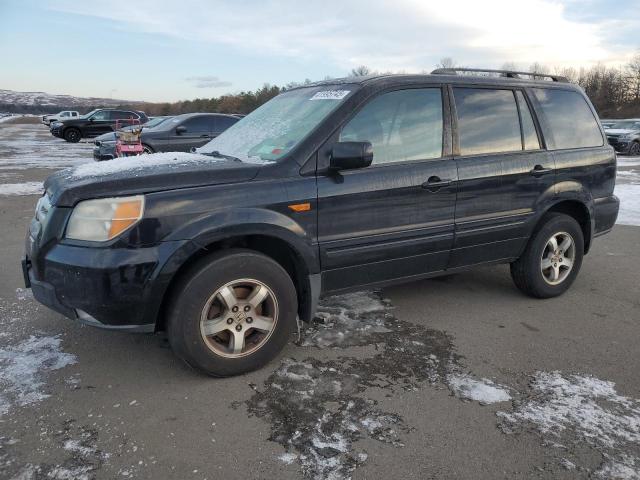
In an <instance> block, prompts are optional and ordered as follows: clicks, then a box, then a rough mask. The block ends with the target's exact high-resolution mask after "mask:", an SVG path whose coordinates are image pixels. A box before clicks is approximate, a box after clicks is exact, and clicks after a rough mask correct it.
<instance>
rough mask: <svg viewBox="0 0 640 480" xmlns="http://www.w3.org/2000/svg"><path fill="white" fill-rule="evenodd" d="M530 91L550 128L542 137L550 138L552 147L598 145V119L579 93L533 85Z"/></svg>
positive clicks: (600, 140) (599, 143)
mask: <svg viewBox="0 0 640 480" xmlns="http://www.w3.org/2000/svg"><path fill="white" fill-rule="evenodd" d="M533 92H534V95H535V97H536V99H537V100H538V102H539V103H540V107H541V108H542V112H543V113H544V116H545V117H546V119H547V123H548V128H550V130H551V131H550V132H546V131H545V132H544V133H545V138H546V137H547V136H550V137H551V138H553V140H554V142H555V148H556V149H563V148H584V147H600V146H602V144H603V140H602V134H601V133H600V127H599V126H598V121H597V120H596V118H595V117H594V116H593V113H592V112H591V109H590V108H589V105H588V104H587V102H586V100H585V99H584V97H583V96H582V95H580V94H579V93H578V92H574V91H571V90H559V89H551V88H534V89H533ZM547 133H549V134H550V135H548V134H547Z"/></svg>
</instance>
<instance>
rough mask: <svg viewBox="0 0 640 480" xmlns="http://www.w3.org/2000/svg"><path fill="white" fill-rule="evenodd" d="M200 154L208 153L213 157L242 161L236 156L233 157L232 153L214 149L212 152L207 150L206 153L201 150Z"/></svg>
mask: <svg viewBox="0 0 640 480" xmlns="http://www.w3.org/2000/svg"><path fill="white" fill-rule="evenodd" d="M202 155H208V156H210V157H215V158H225V159H227V160H233V161H234V162H240V163H242V160H240V159H239V158H238V157H234V156H232V155H225V154H224V153H220V152H219V151H218V150H214V151H213V152H208V153H204V152H203V153H202Z"/></svg>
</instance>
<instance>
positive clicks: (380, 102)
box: [340, 88, 442, 164]
mask: <svg viewBox="0 0 640 480" xmlns="http://www.w3.org/2000/svg"><path fill="white" fill-rule="evenodd" d="M340 141H341V142H371V144H372V146H373V163H374V164H382V163H392V162H404V161H409V160H425V159H429V158H439V157H441V156H442V93H441V91H440V89H439V88H421V89H411V90H398V91H395V92H389V93H385V94H382V95H380V96H378V97H376V98H374V99H373V100H371V101H370V102H369V103H368V104H366V105H365V106H364V107H363V108H362V110H360V111H359V112H358V113H357V114H356V115H355V116H354V117H353V118H352V119H351V120H350V121H349V123H347V124H346V125H345V126H344V128H343V129H342V132H341V133H340Z"/></svg>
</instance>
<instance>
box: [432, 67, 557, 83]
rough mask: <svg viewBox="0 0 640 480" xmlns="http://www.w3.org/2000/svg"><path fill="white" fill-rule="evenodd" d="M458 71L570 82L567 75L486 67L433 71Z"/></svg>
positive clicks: (438, 73)
mask: <svg viewBox="0 0 640 480" xmlns="http://www.w3.org/2000/svg"><path fill="white" fill-rule="evenodd" d="M458 72H474V73H499V74H500V75H501V76H503V77H508V78H520V75H526V76H528V77H533V78H534V79H535V78H536V77H540V78H550V79H551V80H552V81H554V82H563V83H569V79H568V78H567V77H563V76H562V75H551V74H548V73H538V72H516V71H514V70H490V69H485V68H436V69H435V70H433V71H432V72H431V73H432V74H434V75H457V74H458Z"/></svg>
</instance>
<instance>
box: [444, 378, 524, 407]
mask: <svg viewBox="0 0 640 480" xmlns="http://www.w3.org/2000/svg"><path fill="white" fill-rule="evenodd" d="M447 384H448V385H449V389H450V390H451V391H452V392H453V394H454V395H455V396H456V397H458V398H464V399H467V400H475V401H476V402H479V403H480V404H481V405H489V404H491V403H499V402H508V401H509V400H511V395H509V391H508V389H507V388H506V387H504V386H502V385H497V384H495V383H493V382H492V381H491V380H488V379H486V378H482V379H479V380H477V379H475V378H473V377H471V376H469V375H461V374H451V375H448V376H447Z"/></svg>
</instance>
